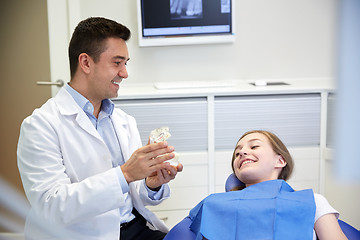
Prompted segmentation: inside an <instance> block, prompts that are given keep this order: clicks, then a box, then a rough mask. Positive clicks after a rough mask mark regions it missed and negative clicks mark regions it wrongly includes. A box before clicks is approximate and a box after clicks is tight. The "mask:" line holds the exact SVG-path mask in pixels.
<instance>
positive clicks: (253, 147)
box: [251, 145, 259, 149]
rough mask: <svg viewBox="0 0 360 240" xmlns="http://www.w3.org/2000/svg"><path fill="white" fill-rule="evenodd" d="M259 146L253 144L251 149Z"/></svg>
mask: <svg viewBox="0 0 360 240" xmlns="http://www.w3.org/2000/svg"><path fill="white" fill-rule="evenodd" d="M257 147H259V146H257V145H255V146H252V147H251V149H255V148H257Z"/></svg>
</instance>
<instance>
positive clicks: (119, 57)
mask: <svg viewBox="0 0 360 240" xmlns="http://www.w3.org/2000/svg"><path fill="white" fill-rule="evenodd" d="M113 59H122V60H125V61H129V60H130V58H126V57H124V56H114V57H113Z"/></svg>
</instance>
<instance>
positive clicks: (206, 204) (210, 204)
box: [189, 180, 316, 240]
mask: <svg viewBox="0 0 360 240" xmlns="http://www.w3.org/2000/svg"><path fill="white" fill-rule="evenodd" d="M315 210H316V206H315V201H314V193H313V191H312V190H311V189H308V190H302V191H296V192H295V191H294V190H293V189H292V188H291V187H290V185H288V184H287V183H286V182H285V181H284V180H271V181H266V182H262V183H258V184H255V185H252V186H249V187H247V188H245V189H243V190H241V191H232V192H225V193H215V194H212V195H210V196H208V197H207V198H205V199H204V200H203V201H201V202H200V203H199V204H198V205H197V206H196V207H194V208H193V209H192V210H191V211H190V215H189V216H190V218H191V220H192V224H191V225H190V229H191V230H192V231H193V232H194V233H195V234H196V239H197V240H200V239H202V238H203V237H205V238H207V239H209V240H218V239H221V240H236V239H237V240H240V239H245V240H256V239H261V240H264V239H274V240H284V239H292V240H293V239H294V240H296V239H299V240H306V239H309V240H311V239H312V237H313V229H314V218H315Z"/></svg>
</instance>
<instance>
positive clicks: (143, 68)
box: [0, 0, 360, 239]
mask: <svg viewBox="0 0 360 240" xmlns="http://www.w3.org/2000/svg"><path fill="white" fill-rule="evenodd" d="M203 1H206V0H203ZM138 2H140V1H138V0H136V1H126V0H102V1H97V0H47V1H46V0H37V1H25V0H23V1H21V0H7V1H5V2H4V3H2V7H1V26H2V27H1V29H3V34H2V40H1V41H2V44H1V47H2V51H1V52H2V53H3V55H2V56H1V72H0V76H1V82H2V84H3V86H2V87H1V106H2V109H3V114H2V115H4V116H2V120H1V121H2V124H1V128H2V130H1V132H2V136H1V153H2V158H1V163H0V164H1V165H0V166H1V167H0V174H1V175H0V232H2V233H3V234H5V235H6V234H7V233H20V236H21V233H22V231H23V226H24V221H25V217H26V213H27V210H28V209H29V205H28V202H27V200H26V198H25V194H24V192H23V189H22V185H21V180H20V176H19V173H18V170H17V165H16V145H17V140H18V136H19V129H20V124H21V121H22V120H23V119H24V118H25V117H26V116H27V115H30V114H31V112H32V111H33V109H34V108H36V107H40V106H41V105H42V104H43V103H44V102H45V101H46V99H48V98H49V97H51V96H54V95H55V94H56V92H57V91H58V90H59V88H60V87H58V86H56V85H53V86H51V87H50V86H41V85H37V82H39V81H51V82H56V81H57V80H59V79H61V80H64V81H65V82H67V81H69V77H70V73H69V68H68V59H67V45H68V41H69V39H70V36H71V33H72V31H73V29H74V27H75V26H76V25H77V23H78V22H79V21H81V20H82V19H85V18H87V17H90V16H103V17H106V18H110V19H113V20H116V21H118V22H120V23H122V24H124V25H125V26H127V27H129V29H130V30H131V31H132V37H131V39H130V40H129V41H128V48H129V53H130V58H131V61H130V62H129V64H128V72H129V78H128V79H126V80H124V81H123V82H122V83H121V87H120V90H119V96H118V98H116V99H113V101H114V103H115V105H116V107H119V108H121V109H123V110H124V111H126V112H127V113H129V114H131V115H133V116H134V117H135V118H136V119H137V122H138V128H139V131H140V134H141V137H142V139H143V142H144V144H146V141H147V137H148V134H149V132H150V130H151V129H153V128H157V127H161V126H168V127H169V128H170V132H171V134H172V136H171V138H170V139H169V142H170V143H171V144H173V145H174V146H175V148H176V151H177V152H178V153H179V154H180V161H181V162H182V164H183V165H184V170H183V172H181V173H179V174H178V176H177V178H176V180H174V181H172V182H171V183H170V187H171V189H172V195H171V197H170V198H169V199H168V200H166V201H164V202H163V203H162V204H160V205H158V206H155V207H152V208H151V210H152V211H153V212H155V213H156V214H157V215H158V216H159V217H160V218H161V219H163V220H164V221H165V222H166V224H167V225H168V226H169V227H170V228H171V227H173V226H174V225H175V224H176V223H178V222H179V221H181V220H182V219H183V218H184V217H185V216H187V215H188V213H189V210H190V209H191V208H193V207H194V206H195V205H196V204H197V203H198V202H199V201H201V200H202V199H203V198H204V197H206V196H207V195H209V194H211V193H215V192H223V191H224V184H225V181H226V179H227V177H228V176H229V174H230V173H231V166H230V162H231V154H232V150H233V147H234V144H235V143H236V141H237V139H238V138H239V137H240V136H241V135H242V134H243V133H244V132H245V131H247V130H252V129H265V130H270V131H273V132H274V133H276V134H277V135H278V136H279V137H280V138H281V139H283V140H284V142H285V144H286V145H287V146H288V148H289V150H290V152H291V154H292V156H293V158H294V160H295V171H294V173H293V175H292V177H291V178H290V180H289V183H290V185H291V186H292V187H293V188H294V189H299V190H300V189H305V188H312V189H313V190H314V192H318V193H321V194H323V195H324V196H325V197H326V198H327V200H328V201H329V203H330V204H331V205H332V206H333V207H334V208H335V209H337V210H338V211H339V212H340V219H342V220H344V221H345V222H347V223H348V224H350V225H352V226H353V227H355V228H357V229H360V206H359V200H358V199H360V174H359V173H360V147H359V141H358V136H359V135H360V125H359V122H360V108H359V103H360V97H359V95H360V94H359V91H360V81H359V78H360V70H359V67H358V66H360V54H359V52H360V51H359V50H360V44H359V43H360V17H359V16H360V4H359V1H357V0H343V1H340V0H317V1H313V0H293V1H288V0H232V14H233V15H232V24H233V25H232V26H233V34H232V40H231V41H219V42H191V41H190V42H189V43H188V44H185V43H184V42H181V41H180V43H176V44H167V43H164V44H161V43H160V44H157V45H151V44H150V45H149V46H140V45H141V43H140V42H139V40H140V39H141V31H139V28H140V25H139V21H140V20H139V19H140V18H139V11H140V10H139V4H138ZM169 2H170V0H169ZM225 2H226V1H225ZM29 29H30V30H29ZM31 29H32V30H31ZM184 41H186V40H184ZM183 43H184V44H183ZM38 47H42V50H39V49H38ZM23 65H26V66H23ZM5 235H3V236H5ZM0 236H1V235H0ZM6 236H10V235H6ZM0 239H2V238H1V237H0ZM19 239H21V238H19Z"/></svg>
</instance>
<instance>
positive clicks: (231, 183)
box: [225, 173, 245, 192]
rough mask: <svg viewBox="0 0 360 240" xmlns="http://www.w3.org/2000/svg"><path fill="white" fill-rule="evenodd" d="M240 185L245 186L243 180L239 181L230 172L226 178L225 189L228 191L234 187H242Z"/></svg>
mask: <svg viewBox="0 0 360 240" xmlns="http://www.w3.org/2000/svg"><path fill="white" fill-rule="evenodd" d="M242 186H245V184H244V183H243V182H241V181H240V180H239V179H238V178H237V177H236V175H235V174H234V173H232V174H230V175H229V177H228V178H227V179H226V183H225V191H226V192H229V191H230V190H231V189H233V188H235V187H242Z"/></svg>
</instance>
